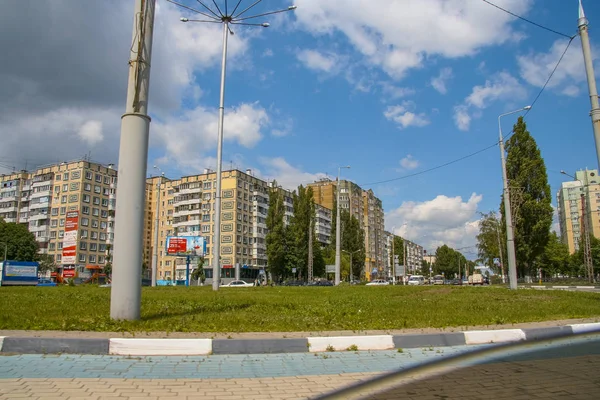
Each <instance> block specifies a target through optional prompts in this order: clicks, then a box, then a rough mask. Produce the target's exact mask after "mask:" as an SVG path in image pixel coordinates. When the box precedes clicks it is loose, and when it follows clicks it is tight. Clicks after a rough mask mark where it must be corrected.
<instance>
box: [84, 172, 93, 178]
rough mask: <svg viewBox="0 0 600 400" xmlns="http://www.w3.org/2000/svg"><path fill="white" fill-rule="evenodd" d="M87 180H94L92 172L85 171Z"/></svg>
mask: <svg viewBox="0 0 600 400" xmlns="http://www.w3.org/2000/svg"><path fill="white" fill-rule="evenodd" d="M85 179H92V172H91V171H85Z"/></svg>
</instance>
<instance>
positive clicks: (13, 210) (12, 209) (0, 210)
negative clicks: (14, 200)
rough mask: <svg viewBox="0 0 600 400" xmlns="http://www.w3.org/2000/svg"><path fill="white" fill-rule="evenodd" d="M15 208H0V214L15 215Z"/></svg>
mask: <svg viewBox="0 0 600 400" xmlns="http://www.w3.org/2000/svg"><path fill="white" fill-rule="evenodd" d="M17 209H18V208H17V206H16V205H14V206H11V207H0V213H2V214H4V213H10V212H12V213H16V212H17Z"/></svg>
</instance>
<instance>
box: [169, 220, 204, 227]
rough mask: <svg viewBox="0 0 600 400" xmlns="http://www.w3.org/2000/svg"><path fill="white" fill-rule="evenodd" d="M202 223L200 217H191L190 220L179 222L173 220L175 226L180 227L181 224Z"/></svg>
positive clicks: (196, 224) (193, 224)
mask: <svg viewBox="0 0 600 400" xmlns="http://www.w3.org/2000/svg"><path fill="white" fill-rule="evenodd" d="M200 224H201V221H200V220H199V219H191V220H188V221H179V222H173V226H174V227H179V226H199V225H200Z"/></svg>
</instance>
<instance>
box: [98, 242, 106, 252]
mask: <svg viewBox="0 0 600 400" xmlns="http://www.w3.org/2000/svg"><path fill="white" fill-rule="evenodd" d="M98 251H106V243H100V244H99V245H98Z"/></svg>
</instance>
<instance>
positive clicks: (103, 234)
mask: <svg viewBox="0 0 600 400" xmlns="http://www.w3.org/2000/svg"><path fill="white" fill-rule="evenodd" d="M100 240H106V233H104V232H100ZM100 246H102V245H100Z"/></svg>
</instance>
